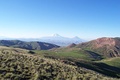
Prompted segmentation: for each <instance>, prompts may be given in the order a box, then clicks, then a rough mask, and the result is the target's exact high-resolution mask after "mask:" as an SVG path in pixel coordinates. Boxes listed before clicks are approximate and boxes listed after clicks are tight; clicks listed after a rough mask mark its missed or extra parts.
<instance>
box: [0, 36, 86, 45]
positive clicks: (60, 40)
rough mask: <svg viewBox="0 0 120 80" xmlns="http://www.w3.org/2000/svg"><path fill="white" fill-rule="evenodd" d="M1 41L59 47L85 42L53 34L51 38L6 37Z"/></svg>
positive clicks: (76, 38) (77, 38)
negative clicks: (36, 42)
mask: <svg viewBox="0 0 120 80" xmlns="http://www.w3.org/2000/svg"><path fill="white" fill-rule="evenodd" d="M0 39H1V40H3V39H4V40H21V41H26V42H29V41H40V42H46V43H51V44H56V45H59V46H68V45H70V44H72V43H75V44H79V43H81V42H85V40H83V39H80V38H79V37H77V36H76V37H73V38H68V37H63V36H60V35H59V34H54V35H53V36H47V37H41V38H7V37H0Z"/></svg>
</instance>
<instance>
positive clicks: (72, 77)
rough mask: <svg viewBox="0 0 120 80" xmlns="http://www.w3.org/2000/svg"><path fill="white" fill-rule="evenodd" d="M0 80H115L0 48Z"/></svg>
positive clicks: (60, 63)
mask: <svg viewBox="0 0 120 80" xmlns="http://www.w3.org/2000/svg"><path fill="white" fill-rule="evenodd" d="M0 64H1V65H0V79H1V80H117V79H115V78H114V79H113V78H108V77H105V76H103V75H101V74H98V73H95V72H94V71H90V70H87V69H84V68H81V67H79V68H78V67H76V66H73V65H68V64H65V63H63V62H61V61H59V60H52V59H47V58H44V57H40V56H38V55H31V54H28V51H26V50H21V49H15V48H8V47H0Z"/></svg>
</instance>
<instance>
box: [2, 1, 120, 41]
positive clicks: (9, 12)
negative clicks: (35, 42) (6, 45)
mask: <svg viewBox="0 0 120 80" xmlns="http://www.w3.org/2000/svg"><path fill="white" fill-rule="evenodd" d="M54 33H58V34H60V35H62V36H67V37H73V36H79V37H80V38H83V39H87V38H88V39H89V38H91V39H93V38H98V37H120V0H0V36H7V37H26V38H27V37H42V36H49V35H52V34H54Z"/></svg>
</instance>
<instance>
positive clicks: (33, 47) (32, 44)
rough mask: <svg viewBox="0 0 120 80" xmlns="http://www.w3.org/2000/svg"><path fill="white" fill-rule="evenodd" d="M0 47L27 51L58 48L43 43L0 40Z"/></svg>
mask: <svg viewBox="0 0 120 80" xmlns="http://www.w3.org/2000/svg"><path fill="white" fill-rule="evenodd" d="M0 46H7V47H15V48H23V49H28V50H48V49H52V48H58V47H59V46H57V45H54V44H50V43H45V42H37V41H34V42H33V41H32V42H24V41H20V40H0Z"/></svg>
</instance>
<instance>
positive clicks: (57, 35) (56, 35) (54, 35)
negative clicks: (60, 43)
mask: <svg viewBox="0 0 120 80" xmlns="http://www.w3.org/2000/svg"><path fill="white" fill-rule="evenodd" d="M53 37H61V36H60V35H59V34H53Z"/></svg>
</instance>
